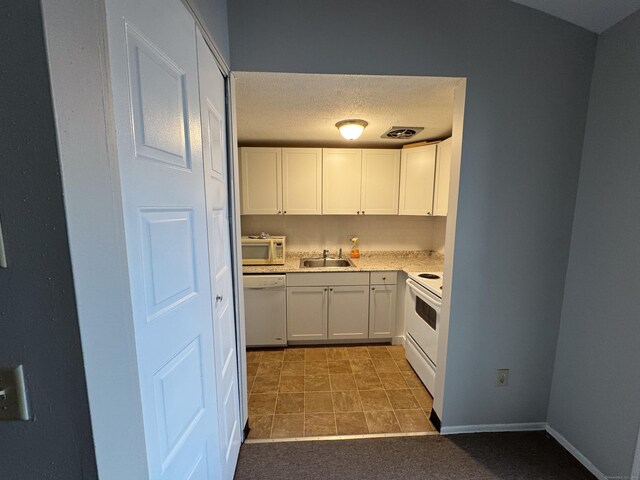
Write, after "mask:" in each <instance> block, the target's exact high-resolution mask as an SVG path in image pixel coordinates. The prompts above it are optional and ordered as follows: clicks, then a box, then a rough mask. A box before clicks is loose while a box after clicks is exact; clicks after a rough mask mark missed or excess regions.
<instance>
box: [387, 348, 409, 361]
mask: <svg viewBox="0 0 640 480" xmlns="http://www.w3.org/2000/svg"><path fill="white" fill-rule="evenodd" d="M387 350H389V354H390V355H391V358H394V359H404V358H405V353H404V347H403V346H402V345H389V346H388V347H387Z"/></svg>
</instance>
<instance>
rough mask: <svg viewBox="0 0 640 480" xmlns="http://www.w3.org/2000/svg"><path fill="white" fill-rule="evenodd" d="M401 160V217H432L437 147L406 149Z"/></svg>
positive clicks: (427, 146)
mask: <svg viewBox="0 0 640 480" xmlns="http://www.w3.org/2000/svg"><path fill="white" fill-rule="evenodd" d="M401 158H402V159H401V162H400V163H401V165H400V215H431V214H432V213H433V182H434V175H435V167H436V146H435V145H426V146H424V147H414V148H407V149H404V150H402V155H401Z"/></svg>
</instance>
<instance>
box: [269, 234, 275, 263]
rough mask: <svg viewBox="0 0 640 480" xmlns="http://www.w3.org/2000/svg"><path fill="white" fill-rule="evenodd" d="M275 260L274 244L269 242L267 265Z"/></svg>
mask: <svg viewBox="0 0 640 480" xmlns="http://www.w3.org/2000/svg"><path fill="white" fill-rule="evenodd" d="M275 260H276V242H274V241H273V240H271V241H269V263H273V262H275Z"/></svg>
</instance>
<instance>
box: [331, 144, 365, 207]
mask: <svg viewBox="0 0 640 480" xmlns="http://www.w3.org/2000/svg"><path fill="white" fill-rule="evenodd" d="M361 169H362V150H359V149H346V148H342V149H338V148H325V149H323V151H322V213H324V214H325V215H327V214H328V215H358V214H360V177H361V173H362V172H361Z"/></svg>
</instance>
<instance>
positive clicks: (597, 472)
mask: <svg viewBox="0 0 640 480" xmlns="http://www.w3.org/2000/svg"><path fill="white" fill-rule="evenodd" d="M545 430H546V431H547V433H548V434H549V435H551V436H552V437H553V438H555V439H556V441H557V442H558V443H559V444H560V445H562V446H563V447H564V449H565V450H566V451H567V452H569V453H570V454H571V455H573V456H574V457H575V458H576V460H578V461H579V462H580V463H581V464H582V465H583V466H584V468H586V469H587V470H589V471H590V472H591V473H592V474H593V475H594V476H595V477H596V478H597V479H598V480H607V476H606V475H604V474H603V473H602V472H601V471H600V470H598V469H597V468H596V466H595V465H594V464H593V463H591V462H590V461H589V459H588V458H587V457H585V456H584V455H583V454H582V453H580V450H578V449H577V448H576V447H574V446H573V445H572V444H571V442H569V440H567V439H566V438H564V437H563V436H562V434H560V433H559V432H557V431H556V430H555V429H554V428H553V427H550V426H549V425H547V427H546V429H545Z"/></svg>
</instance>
